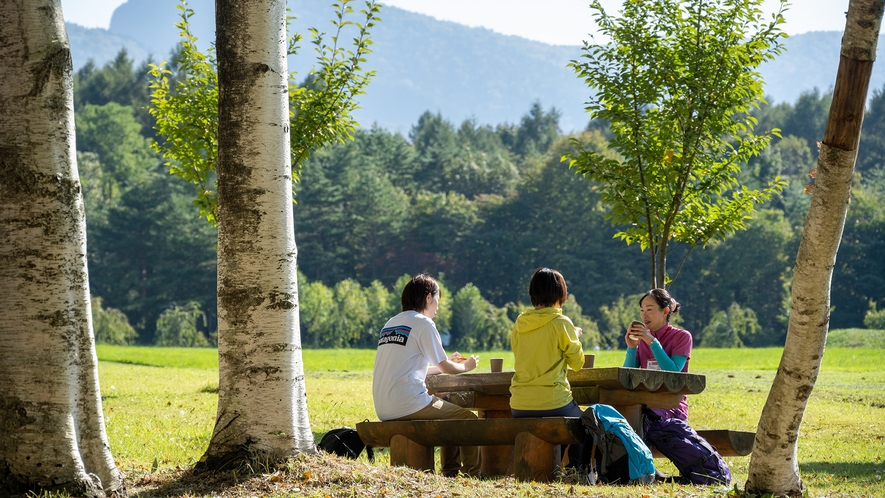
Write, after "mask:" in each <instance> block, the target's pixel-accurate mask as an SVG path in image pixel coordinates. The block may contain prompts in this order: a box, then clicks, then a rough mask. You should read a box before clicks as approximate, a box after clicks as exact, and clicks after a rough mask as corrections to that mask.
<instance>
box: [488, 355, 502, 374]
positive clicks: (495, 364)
mask: <svg viewBox="0 0 885 498" xmlns="http://www.w3.org/2000/svg"><path fill="white" fill-rule="evenodd" d="M489 366H490V367H491V368H492V372H501V371H503V370H504V358H489Z"/></svg>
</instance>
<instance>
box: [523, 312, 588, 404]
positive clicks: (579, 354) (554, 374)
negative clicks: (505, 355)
mask: <svg viewBox="0 0 885 498" xmlns="http://www.w3.org/2000/svg"><path fill="white" fill-rule="evenodd" d="M510 346H511V347H512V349H513V356H514V357H515V359H516V365H515V367H516V373H515V374H514V375H513V380H512V381H511V383H510V395H511V396H510V408H515V409H517V410H555V409H557V408H562V407H563V406H565V405H567V404H569V403H570V402H571V401H572V391H571V387H569V384H568V379H567V378H566V370H567V366H569V367H572V370H580V369H581V367H582V366H583V365H584V351H583V350H582V349H581V342H580V341H579V340H578V336H577V334H576V333H575V326H574V324H573V323H572V321H571V320H570V319H569V318H568V317H567V316H565V315H563V314H562V309H561V308H541V309H537V310H529V311H526V312H525V313H522V314H521V315H519V317H518V318H517V319H516V324H514V326H513V331H511V332H510Z"/></svg>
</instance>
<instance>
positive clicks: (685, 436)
mask: <svg viewBox="0 0 885 498" xmlns="http://www.w3.org/2000/svg"><path fill="white" fill-rule="evenodd" d="M642 413H643V415H645V422H644V425H645V442H646V444H648V445H649V447H651V446H654V447H655V448H657V449H658V451H660V452H661V453H662V454H663V455H664V456H665V457H667V458H669V459H670V461H671V462H673V465H675V466H676V468H677V469H679V474H680V476H679V478H675V479H674V481H676V482H678V483H680V484H723V485H726V486H727V485H728V484H729V483H730V482H731V471H730V470H729V469H728V464H726V463H725V460H724V459H723V458H722V455H720V454H719V452H718V451H716V448H714V447H713V446H712V445H711V444H710V443H709V442H708V441H707V440H706V439H704V437H703V436H701V435H700V434H698V433H697V432H696V431H695V430H694V429H692V427H691V426H690V425H688V423H687V422H686V421H685V420H682V419H678V418H670V419H666V420H663V419H662V418H661V416H660V415H658V414H657V413H655V412H653V411H652V410H650V409H649V408H648V407H646V406H643V407H642Z"/></svg>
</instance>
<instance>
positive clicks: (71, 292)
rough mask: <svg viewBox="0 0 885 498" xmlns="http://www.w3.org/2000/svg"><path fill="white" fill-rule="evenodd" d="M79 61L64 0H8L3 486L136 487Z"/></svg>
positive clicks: (1, 80) (0, 191) (1, 149)
mask: <svg viewBox="0 0 885 498" xmlns="http://www.w3.org/2000/svg"><path fill="white" fill-rule="evenodd" d="M72 71H73V67H72V65H71V51H70V45H69V44H68V39H67V34H66V33H65V27H64V20H63V17H62V11H61V5H60V3H59V2H58V0H3V1H2V2H0V490H4V489H5V490H6V491H9V492H22V491H24V490H40V489H46V490H67V491H68V492H70V493H72V494H78V495H85V496H105V494H106V493H107V494H110V495H125V492H126V491H125V487H124V485H123V480H122V475H121V473H120V472H119V470H118V469H117V468H116V466H115V464H114V459H113V457H112V456H111V452H110V447H109V445H108V440H107V434H106V433H105V426H104V418H103V415H102V407H101V396H100V394H99V384H98V369H97V359H96V355H95V344H94V337H93V332H92V316H91V310H90V302H89V278H88V273H87V269H86V221H85V217H84V210H83V198H82V194H81V190H80V181H79V179H78V175H77V164H76V154H75V145H74V109H73V79H72ZM3 494H5V493H3Z"/></svg>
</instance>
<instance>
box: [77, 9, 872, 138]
mask: <svg viewBox="0 0 885 498" xmlns="http://www.w3.org/2000/svg"><path fill="white" fill-rule="evenodd" d="M176 5H178V1H177V0H128V1H127V2H126V3H124V4H122V5H120V6H119V7H118V8H117V9H116V10H115V11H114V14H113V16H112V17H111V25H110V29H108V30H102V29H86V28H83V27H80V26H77V25H74V24H68V35H69V37H70V39H71V47H72V52H73V59H74V65H75V69H76V68H79V67H81V66H82V65H83V64H85V63H86V61H87V60H88V59H93V60H94V61H95V63H96V64H98V65H102V64H104V63H105V62H107V61H109V60H111V59H112V58H113V56H114V55H116V53H117V51H119V49H120V48H121V47H125V48H126V49H127V51H128V52H129V55H130V57H132V58H134V59H135V60H136V61H137V62H140V61H143V60H145V59H146V58H147V57H148V55H149V54H150V55H151V56H152V57H153V59H154V60H155V61H156V60H165V59H167V58H168V55H169V53H170V51H171V50H172V48H173V47H174V46H175V45H176V44H177V43H178V41H179V38H178V30H177V29H176V28H175V27H174V25H175V23H176V22H178V21H179V10H178V9H176V8H175V6H176ZM289 5H290V7H291V8H292V10H293V13H294V14H295V15H296V16H297V19H296V20H295V21H294V22H293V23H292V26H291V27H290V29H292V30H294V31H297V32H299V33H303V34H306V33H307V27H308V26H315V27H318V28H320V29H328V28H329V27H331V26H330V25H329V19H331V18H332V15H333V11H332V9H331V7H330V6H329V5H327V4H326V2H317V1H312V2H311V1H306V0H298V1H291V0H290V2H289ZM189 8H191V9H193V10H194V12H195V15H194V16H193V17H192V18H191V19H190V23H191V29H192V32H193V33H194V34H195V35H196V36H197V37H198V39H199V41H198V45H199V46H200V47H201V48H202V49H203V50H205V49H206V48H207V47H208V46H209V43H210V42H211V41H212V40H214V18H215V15H214V9H215V4H214V1H212V0H191V1H190V2H189ZM381 18H382V22H381V23H380V24H378V25H377V26H376V27H375V28H374V29H373V31H372V39H373V41H374V42H375V44H374V45H373V53H372V54H371V55H370V56H369V58H368V59H369V60H368V63H367V64H366V67H368V68H370V69H375V70H376V71H377V75H376V77H375V79H374V80H373V82H372V83H371V85H370V86H369V88H368V92H367V95H363V96H361V97H360V103H361V106H362V109H360V110H358V111H357V113H356V117H357V119H358V120H359V121H360V123H361V124H362V125H363V126H370V125H371V124H372V123H377V124H378V125H380V126H382V127H384V128H387V129H390V130H396V131H400V132H403V133H404V134H406V133H408V131H409V129H410V128H411V126H412V125H413V124H414V123H415V122H417V119H418V116H419V115H420V114H421V113H422V112H424V111H426V110H430V111H431V112H441V113H442V114H443V116H445V117H446V118H447V119H449V120H451V121H453V122H455V123H456V124H457V123H460V122H461V121H462V120H464V119H468V118H474V119H476V121H477V122H478V123H480V124H492V125H494V124H498V123H505V122H511V123H512V122H518V121H519V119H520V117H521V116H522V115H523V114H525V113H526V112H527V111H528V109H529V106H530V105H531V103H532V102H534V101H536V100H537V101H540V102H541V104H542V105H543V106H544V107H545V108H549V107H556V108H557V109H558V110H559V111H560V112H561V113H562V117H561V119H560V124H561V126H562V128H563V130H564V131H570V130H576V129H581V128H583V127H584V126H585V125H586V123H587V120H588V117H587V114H586V113H585V112H584V104H583V103H584V101H585V100H586V98H587V96H588V94H589V90H588V89H587V87H586V86H585V85H584V84H583V83H582V82H581V81H580V80H579V79H578V78H577V76H576V75H575V74H574V72H573V71H572V70H571V69H570V68H568V67H567V66H566V65H567V64H568V62H569V61H570V60H573V59H577V58H579V57H580V56H581V48H580V47H577V46H561V45H559V46H557V45H548V44H545V43H541V42H536V41H532V40H528V39H525V38H521V37H517V36H511V35H503V34H499V33H496V32H493V31H491V30H488V29H485V28H471V27H468V26H464V25H461V24H457V23H453V22H449V21H439V20H436V19H434V18H432V17H429V16H426V15H423V14H417V13H413V12H409V11H405V10H402V9H399V8H396V7H388V6H385V7H384V8H383V9H382V12H381ZM841 36H842V34H841V33H840V32H837V31H831V32H812V33H805V34H801V35H797V36H793V37H790V38H788V39H786V40H785V46H786V48H787V50H786V52H785V53H784V54H783V55H782V56H780V57H779V58H778V59H776V60H775V61H772V62H769V63H766V64H765V65H764V66H763V67H762V68H761V73H762V76H763V77H764V78H765V81H766V94H767V95H768V96H769V97H770V98H771V100H772V101H773V102H775V103H777V102H784V101H786V102H790V103H792V102H795V100H796V99H797V98H798V97H799V95H800V94H801V93H802V92H803V91H807V90H811V89H813V88H815V87H817V88H818V89H820V90H821V91H828V90H829V89H831V88H832V85H833V83H834V82H835V77H836V69H837V67H838V64H839V48H840V43H841ZM344 38H349V37H344ZM301 46H302V49H301V53H300V54H299V55H298V56H297V57H293V58H291V59H290V61H289V65H290V70H298V71H299V73H301V74H306V73H307V70H308V68H309V67H310V63H311V59H312V56H313V51H312V48H313V46H312V45H311V44H310V43H309V41H307V40H304V41H302V43H301ZM883 83H885V69H882V68H881V67H879V66H874V69H873V75H872V78H871V81H870V89H871V93H872V90H876V89H880V88H881V87H882V86H883Z"/></svg>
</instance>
